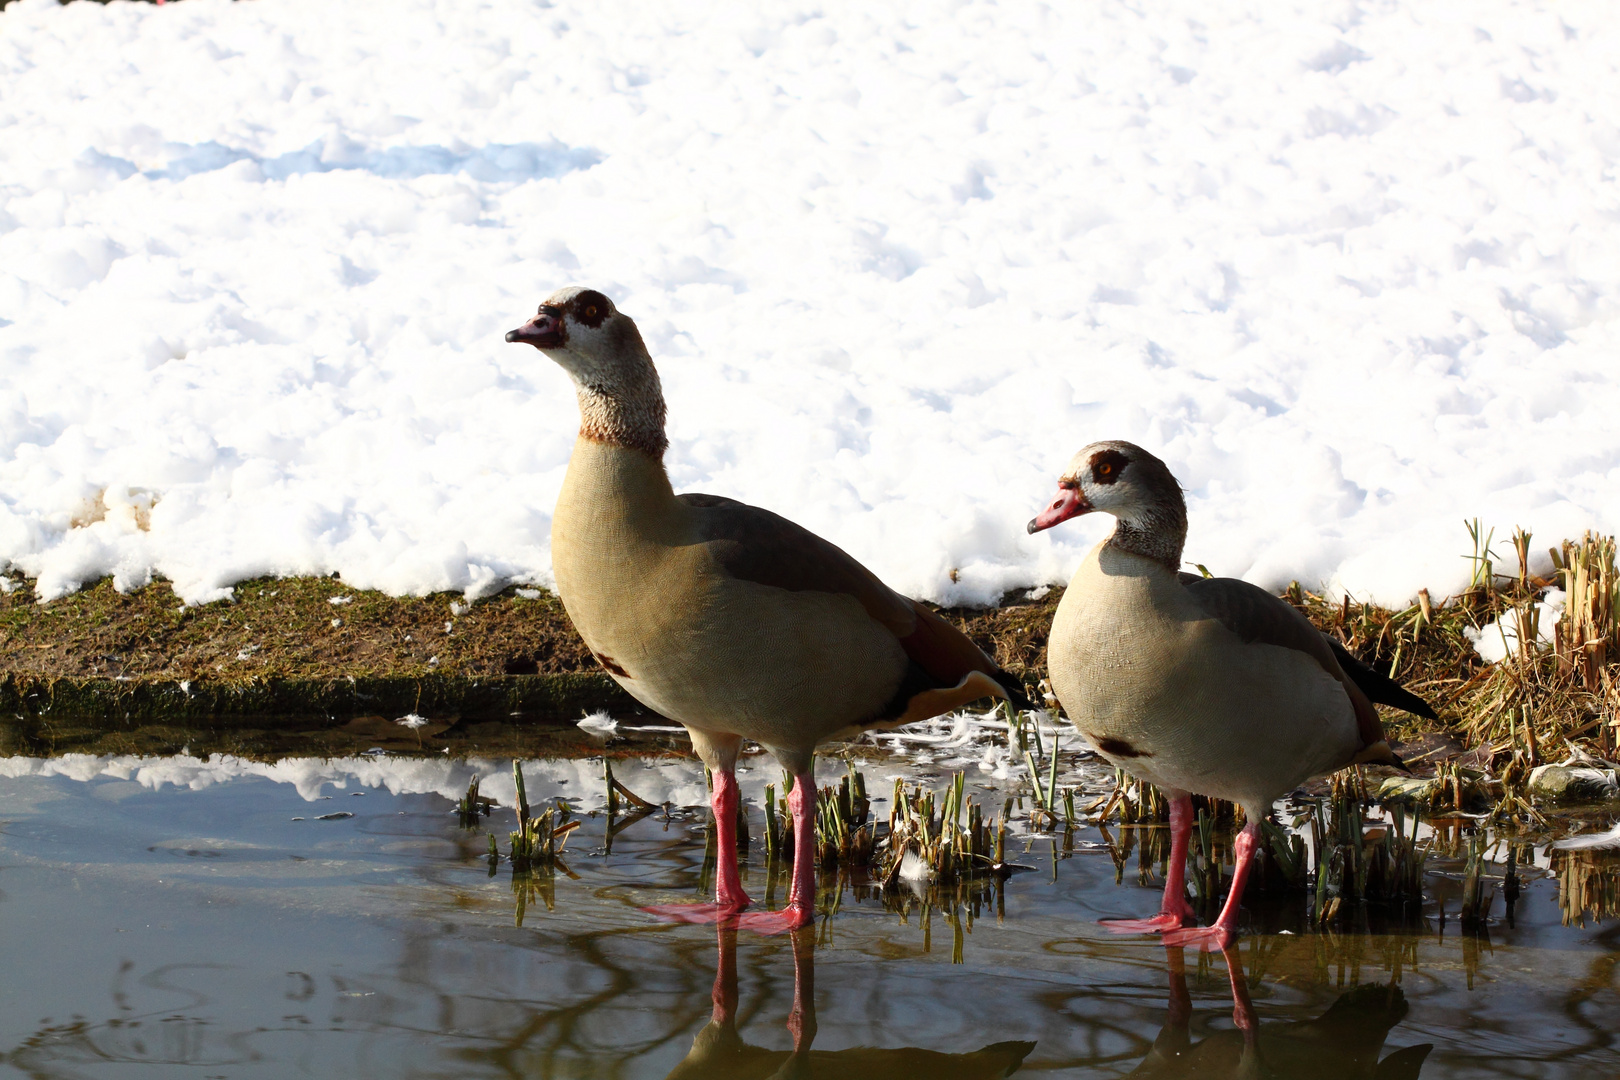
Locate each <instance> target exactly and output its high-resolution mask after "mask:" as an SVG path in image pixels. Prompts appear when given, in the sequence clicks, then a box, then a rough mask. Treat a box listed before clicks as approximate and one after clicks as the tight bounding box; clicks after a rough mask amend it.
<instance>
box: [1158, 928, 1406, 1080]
mask: <svg viewBox="0 0 1620 1080" xmlns="http://www.w3.org/2000/svg"><path fill="white" fill-rule="evenodd" d="M1165 952H1166V953H1167V954H1168V957H1169V972H1170V1007H1169V1015H1168V1017H1167V1019H1166V1020H1165V1024H1164V1028H1163V1030H1161V1031H1160V1032H1159V1035H1158V1037H1157V1038H1156V1039H1154V1040H1153V1049H1152V1051H1150V1052H1149V1054H1148V1056H1147V1057H1146V1058H1145V1059H1144V1060H1143V1061H1142V1063H1141V1064H1140V1065H1138V1066H1137V1067H1136V1068H1135V1069H1133V1070H1131V1072H1130V1075H1131V1076H1136V1077H1153V1078H1155V1080H1172V1078H1176V1077H1184V1078H1188V1080H1191V1078H1193V1077H1198V1078H1200V1080H1216V1078H1220V1077H1254V1078H1260V1077H1268V1078H1274V1080H1292V1078H1298V1080H1416V1078H1417V1076H1418V1074H1419V1072H1420V1071H1421V1070H1422V1068H1423V1062H1424V1060H1425V1059H1426V1058H1427V1057H1428V1056H1429V1051H1430V1050H1432V1049H1434V1047H1433V1045H1432V1044H1430V1043H1421V1044H1419V1045H1416V1046H1408V1047H1405V1048H1403V1049H1400V1050H1396V1051H1395V1052H1393V1053H1391V1054H1390V1055H1389V1056H1388V1057H1386V1058H1384V1060H1383V1061H1379V1054H1380V1053H1381V1052H1382V1050H1383V1046H1384V1040H1385V1039H1386V1038H1387V1037H1388V1035H1389V1032H1390V1029H1392V1028H1393V1027H1395V1025H1396V1024H1399V1023H1400V1022H1401V1020H1402V1019H1404V1018H1405V1016H1406V1012H1407V1005H1406V995H1405V994H1403V993H1402V992H1401V988H1400V987H1399V986H1397V985H1395V983H1394V982H1391V983H1390V984H1389V985H1387V986H1379V985H1376V984H1374V985H1367V986H1356V987H1353V988H1352V989H1350V990H1347V991H1345V992H1344V993H1342V994H1340V995H1339V997H1338V998H1337V1000H1335V1001H1334V1002H1333V1004H1332V1005H1330V1006H1329V1007H1328V1009H1327V1011H1326V1012H1324V1013H1322V1014H1321V1015H1320V1016H1318V1017H1315V1018H1313V1019H1310V1020H1296V1021H1292V1022H1285V1021H1272V1022H1263V1021H1262V1020H1261V1019H1260V1018H1259V1016H1258V1015H1257V1014H1256V1012H1255V1008H1254V1003H1253V1002H1252V1001H1251V1000H1250V997H1249V981H1248V978H1247V976H1246V975H1245V974H1244V971H1243V966H1242V964H1241V963H1239V961H1238V957H1237V956H1236V955H1235V953H1234V952H1233V951H1231V950H1228V951H1226V952H1225V953H1224V954H1223V958H1224V959H1225V961H1226V971H1227V977H1228V979H1229V980H1230V983H1231V988H1232V1022H1233V1024H1234V1025H1235V1026H1236V1028H1237V1030H1235V1031H1216V1032H1213V1033H1211V1034H1209V1035H1206V1036H1205V1037H1203V1038H1202V1039H1199V1040H1197V1041H1194V1040H1193V1038H1192V1020H1193V1011H1192V996H1191V995H1190V994H1189V993H1188V991H1187V969H1186V960H1185V958H1184V957H1183V955H1182V950H1180V949H1166V950H1165Z"/></svg>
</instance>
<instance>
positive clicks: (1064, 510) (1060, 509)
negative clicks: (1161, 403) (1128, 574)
mask: <svg viewBox="0 0 1620 1080" xmlns="http://www.w3.org/2000/svg"><path fill="white" fill-rule="evenodd" d="M1093 510H1101V511H1103V512H1104V513H1107V514H1112V515H1114V516H1115V517H1116V518H1118V519H1119V520H1120V521H1122V522H1124V523H1125V524H1126V525H1128V526H1131V527H1133V528H1135V529H1138V530H1141V531H1144V532H1146V531H1150V530H1152V529H1153V528H1154V527H1156V526H1159V525H1161V524H1162V523H1168V522H1171V521H1179V523H1180V527H1181V529H1183V530H1185V529H1186V520H1187V519H1186V503H1185V501H1184V500H1183V499H1182V496H1181V485H1180V484H1178V483H1176V478H1175V477H1174V476H1172V475H1171V474H1170V469H1169V468H1168V467H1167V466H1166V465H1165V463H1164V462H1162V461H1160V460H1159V459H1158V458H1156V457H1154V456H1153V455H1152V454H1150V453H1148V452H1147V451H1146V450H1143V449H1142V448H1141V447H1140V446H1137V445H1136V444H1134V443H1128V442H1122V441H1120V440H1118V439H1110V440H1108V441H1106V442H1094V443H1092V444H1091V445H1090V446H1088V447H1086V448H1085V449H1084V450H1081V451H1080V452H1079V453H1078V454H1076V455H1074V457H1073V458H1072V459H1070V461H1069V467H1068V468H1067V469H1065V470H1064V471H1063V475H1062V476H1060V477H1058V493H1057V498H1055V499H1053V500H1052V503H1051V505H1049V506H1048V507H1046V509H1044V510H1042V511H1041V512H1040V513H1039V514H1037V515H1035V517H1034V519H1033V520H1031V521H1030V523H1029V531H1030V532H1032V533H1037V532H1040V531H1041V530H1043V529H1050V528H1051V527H1052V526H1054V525H1056V524H1058V523H1060V522H1064V521H1067V520H1069V519H1070V518H1072V517H1079V516H1080V515H1081V514H1089V513H1091V512H1092V511H1093Z"/></svg>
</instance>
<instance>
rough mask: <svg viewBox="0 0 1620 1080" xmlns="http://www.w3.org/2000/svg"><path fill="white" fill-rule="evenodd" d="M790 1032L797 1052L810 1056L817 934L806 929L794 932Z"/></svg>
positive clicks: (813, 1036) (802, 928)
mask: <svg viewBox="0 0 1620 1080" xmlns="http://www.w3.org/2000/svg"><path fill="white" fill-rule="evenodd" d="M787 1029H788V1031H789V1032H790V1033H792V1035H793V1053H794V1054H804V1053H808V1052H809V1050H810V1043H811V1042H812V1041H814V1039H815V1037H816V941H815V931H813V930H810V929H808V928H806V927H800V928H799V929H797V930H795V931H794V932H793V1011H792V1012H790V1013H788V1022H787Z"/></svg>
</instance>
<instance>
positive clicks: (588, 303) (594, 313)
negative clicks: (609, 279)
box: [573, 289, 609, 328]
mask: <svg viewBox="0 0 1620 1080" xmlns="http://www.w3.org/2000/svg"><path fill="white" fill-rule="evenodd" d="M573 307H574V318H575V319H577V320H579V321H580V322H581V323H584V324H585V325H586V326H589V327H592V328H595V327H598V326H601V325H602V320H603V319H605V318H607V316H608V310H609V308H608V300H607V297H605V296H603V295H602V294H601V293H599V292H597V291H596V290H594V289H586V290H585V291H584V292H582V293H580V294H579V295H578V296H576V297H574V304H573Z"/></svg>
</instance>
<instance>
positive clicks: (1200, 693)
mask: <svg viewBox="0 0 1620 1080" xmlns="http://www.w3.org/2000/svg"><path fill="white" fill-rule="evenodd" d="M1095 510H1101V511H1103V512H1105V513H1109V514H1112V515H1114V517H1115V518H1117V519H1118V520H1117V521H1116V523H1115V525H1114V531H1113V532H1112V533H1110V534H1109V536H1108V537H1107V538H1106V539H1105V540H1103V541H1102V542H1101V543H1099V544H1098V545H1097V546H1096V547H1094V548H1092V549H1091V552H1090V554H1088V555H1087V556H1086V558H1085V561H1084V562H1082V563H1081V564H1080V569H1079V570H1077V571H1076V572H1075V575H1074V579H1073V580H1072V581H1070V582H1069V588H1068V591H1066V592H1065V593H1064V594H1063V599H1062V601H1061V602H1060V603H1059V604H1058V610H1057V615H1056V616H1055V617H1054V619H1053V621H1052V632H1051V636H1050V638H1049V639H1048V643H1047V663H1048V666H1049V667H1050V675H1051V683H1052V689H1053V692H1054V693H1055V694H1056V695H1057V698H1058V701H1059V702H1061V703H1062V705H1063V710H1064V712H1066V713H1067V714H1068V716H1069V718H1070V719H1071V720H1072V721H1073V722H1074V725H1075V727H1076V728H1078V729H1079V731H1080V733H1081V734H1082V735H1084V736H1085V737H1086V738H1087V739H1088V740H1089V741H1090V743H1091V744H1092V745H1093V746H1095V747H1096V748H1097V751H1098V752H1099V753H1100V754H1102V756H1103V757H1105V758H1107V759H1108V760H1109V761H1110V762H1112V763H1113V764H1114V765H1116V766H1118V767H1119V768H1122V769H1124V770H1125V771H1126V772H1128V773H1130V774H1131V775H1132V776H1135V777H1137V778H1138V779H1141V780H1145V781H1147V782H1149V783H1151V784H1154V785H1157V786H1158V787H1159V788H1160V789H1161V790H1162V791H1164V793H1165V794H1166V796H1168V797H1169V798H1170V799H1171V804H1170V828H1171V847H1170V866H1169V871H1168V873H1167V875H1166V881H1165V889H1164V902H1163V906H1162V910H1161V911H1160V913H1159V915H1158V916H1156V917H1155V918H1151V919H1141V920H1122V921H1117V922H1112V923H1110V924H1109V925H1110V926H1111V927H1112V928H1114V929H1116V930H1120V931H1122V932H1137V931H1152V932H1162V933H1164V935H1165V936H1164V941H1165V944H1166V945H1172V946H1176V945H1191V946H1195V947H1199V948H1203V949H1215V948H1225V947H1226V946H1227V945H1229V944H1230V943H1231V942H1232V940H1233V938H1234V937H1235V935H1236V931H1237V911H1238V903H1239V901H1240V899H1241V898H1242V896H1243V886H1244V883H1245V881H1246V880H1247V879H1248V874H1249V867H1250V863H1251V861H1252V859H1253V855H1254V850H1255V847H1256V844H1257V843H1258V840H1259V835H1260V822H1261V820H1262V819H1263V818H1264V817H1265V816H1266V815H1267V814H1269V813H1270V812H1271V807H1272V804H1273V803H1274V802H1275V801H1276V800H1277V798H1278V797H1279V796H1281V795H1283V794H1285V793H1286V792H1289V791H1292V790H1293V789H1294V788H1296V787H1298V786H1299V785H1300V784H1301V783H1302V782H1304V781H1305V780H1308V779H1310V778H1311V777H1313V776H1320V775H1322V774H1324V773H1330V772H1334V771H1336V770H1338V769H1342V768H1344V767H1346V766H1348V765H1352V764H1356V763H1360V762H1382V763H1385V764H1389V765H1394V766H1396V767H1398V768H1404V766H1403V765H1401V763H1400V760H1399V759H1398V758H1397V757H1396V756H1395V754H1394V753H1393V752H1392V751H1391V750H1390V747H1389V743H1388V741H1387V740H1386V739H1385V737H1384V729H1383V725H1382V723H1381V722H1380V721H1379V719H1378V712H1377V710H1376V709H1375V708H1374V707H1373V702H1375V701H1377V702H1382V703H1384V704H1387V705H1394V706H1396V707H1398V708H1402V709H1406V710H1407V711H1409V712H1413V713H1416V714H1418V715H1420V716H1427V717H1433V716H1434V712H1433V710H1431V709H1430V708H1429V706H1428V705H1427V704H1425V703H1424V702H1423V701H1422V699H1420V698H1418V697H1416V696H1415V695H1413V694H1411V693H1409V692H1407V691H1406V690H1404V689H1402V688H1401V687H1400V686H1398V685H1397V684H1395V683H1394V682H1393V681H1391V680H1389V679H1387V678H1385V677H1384V676H1383V675H1381V674H1379V673H1378V672H1376V671H1374V670H1373V669H1372V668H1370V667H1368V666H1367V665H1365V664H1363V663H1361V662H1360V661H1359V660H1357V659H1355V658H1354V657H1352V656H1351V655H1350V654H1349V653H1348V652H1346V651H1345V650H1344V648H1343V647H1342V646H1340V645H1339V644H1338V642H1336V641H1333V640H1332V639H1330V638H1328V637H1327V636H1326V635H1324V634H1322V633H1321V632H1320V631H1318V630H1317V629H1316V628H1315V627H1314V626H1312V625H1311V623H1310V621H1309V620H1308V619H1306V618H1305V616H1304V615H1302V614H1301V613H1300V612H1299V611H1298V610H1297V609H1295V608H1294V607H1293V605H1291V604H1289V603H1287V602H1286V601H1284V600H1282V599H1280V598H1278V597H1276V596H1272V595H1271V594H1270V593H1268V592H1266V591H1265V590H1264V589H1261V588H1258V587H1257V586H1254V585H1250V584H1248V583H1247V582H1244V581H1238V580H1236V579H1234V578H1201V577H1198V576H1197V575H1193V574H1183V573H1180V566H1181V551H1182V545H1183V544H1184V542H1185V541H1186V538H1187V505H1186V502H1185V501H1184V500H1183V498H1182V495H1181V485H1180V484H1178V483H1177V482H1176V478H1175V477H1174V476H1172V475H1171V474H1170V470H1169V469H1168V468H1167V467H1166V466H1165V464H1164V462H1162V461H1160V460H1159V459H1158V458H1156V457H1154V456H1153V455H1152V454H1150V453H1148V452H1147V451H1146V450H1143V449H1142V448H1141V447H1139V446H1134V445H1132V444H1131V443H1128V442H1098V443H1092V444H1091V445H1090V446H1088V447H1086V448H1085V449H1084V450H1081V451H1080V452H1079V453H1078V454H1076V455H1075V456H1074V458H1073V460H1071V461H1070V462H1069V467H1068V469H1067V470H1066V471H1065V472H1064V473H1063V475H1062V477H1060V478H1059V480H1058V494H1057V498H1056V499H1054V500H1053V501H1052V503H1051V505H1050V506H1048V507H1047V508H1046V509H1045V510H1042V511H1041V513H1040V514H1039V515H1038V516H1037V517H1036V518H1035V519H1034V520H1033V521H1031V522H1030V523H1029V531H1030V532H1032V533H1035V532H1039V531H1041V530H1042V529H1049V528H1051V527H1052V526H1054V525H1057V524H1058V523H1060V522H1063V521H1067V520H1068V519H1069V518H1072V517H1077V516H1079V515H1081V514H1089V513H1091V512H1092V511H1095ZM1191 794H1199V795H1206V796H1212V797H1215V798H1220V799H1227V800H1229V801H1231V802H1235V803H1238V804H1239V805H1241V806H1242V807H1243V812H1244V814H1245V816H1246V818H1247V824H1246V825H1245V826H1244V828H1243V830H1242V832H1240V833H1239V834H1238V836H1237V840H1236V842H1235V844H1234V852H1233V860H1234V867H1233V871H1232V891H1231V894H1230V895H1229V896H1228V897H1227V900H1226V904H1225V906H1224V907H1223V908H1222V909H1221V913H1220V917H1219V918H1218V919H1217V920H1216V923H1215V925H1214V926H1208V927H1190V926H1188V925H1187V924H1188V923H1190V922H1192V921H1193V912H1192V908H1191V907H1190V906H1189V905H1188V903H1187V899H1186V895H1185V891H1186V882H1185V872H1186V864H1187V844H1188V839H1189V837H1190V836H1191V833H1192V824H1193V820H1192V818H1193V811H1192V800H1191V798H1190V797H1189V796H1190V795H1191Z"/></svg>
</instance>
